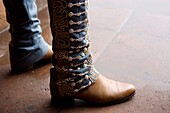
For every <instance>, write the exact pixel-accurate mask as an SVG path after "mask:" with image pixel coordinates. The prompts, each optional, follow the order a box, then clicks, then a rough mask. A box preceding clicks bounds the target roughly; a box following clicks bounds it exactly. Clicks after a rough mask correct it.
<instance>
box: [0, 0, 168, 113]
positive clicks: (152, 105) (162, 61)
mask: <svg viewBox="0 0 170 113" xmlns="http://www.w3.org/2000/svg"><path fill="white" fill-rule="evenodd" d="M89 5H90V7H89V13H90V14H89V17H90V23H91V25H90V34H91V40H92V44H91V49H92V53H93V56H94V61H95V66H96V68H97V69H98V70H99V71H100V73H102V74H103V75H105V76H107V77H109V78H111V79H115V80H119V81H124V82H131V83H133V84H134V85H135V86H136V88H137V94H136V96H135V97H134V98H133V99H132V100H130V101H128V102H125V103H122V104H118V105H112V106H105V107H94V106H90V105H88V104H86V103H85V102H84V101H80V100H77V101H76V103H75V105H74V106H72V107H53V106H51V105H50V90H49V69H50V67H51V64H48V65H44V66H41V67H38V68H33V69H31V70H29V71H28V72H25V73H21V74H17V75H14V74H12V73H11V69H10V64H9V54H8V43H9V40H10V36H9V33H8V31H4V32H0V39H1V41H0V113H56V112H57V113H170V7H169V6H170V1H169V0H91V1H90V4H89ZM1 9H2V8H1ZM3 11H4V10H3ZM39 14H40V15H39V17H40V19H41V21H42V28H43V36H44V38H45V39H46V40H47V42H48V43H51V39H52V38H51V33H50V30H49V18H48V16H47V8H43V10H41V11H40V12H39ZM0 15H1V13H0ZM2 15H3V13H2ZM1 20H2V19H1ZM2 21H4V20H2ZM2 21H0V22H1V25H2ZM6 25H7V24H4V26H5V27H6ZM4 26H1V28H2V29H4V28H5V27H4ZM3 27H4V28H3ZM2 29H1V31H2Z"/></svg>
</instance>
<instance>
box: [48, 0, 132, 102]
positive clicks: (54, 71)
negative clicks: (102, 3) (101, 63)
mask: <svg viewBox="0 0 170 113" xmlns="http://www.w3.org/2000/svg"><path fill="white" fill-rule="evenodd" d="M87 5H88V1H87V0H48V6H49V13H50V19H51V30H52V34H53V51H54V54H53V59H52V64H53V67H52V68H51V73H50V91H51V96H52V103H56V104H62V103H69V104H71V103H72V102H74V99H75V98H78V99H82V100H86V101H88V102H92V103H96V104H101V105H106V104H108V103H119V102H122V101H125V100H127V99H129V98H130V97H132V96H133V95H134V94H135V87H134V86H133V85H131V84H127V83H120V82H117V81H114V80H110V79H107V78H105V77H103V76H102V75H100V74H99V73H98V72H97V71H96V70H95V68H94V66H93V61H92V55H91V53H90V49H89V46H90V39H89V35H88V19H87Z"/></svg>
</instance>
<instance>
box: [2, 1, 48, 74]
mask: <svg viewBox="0 0 170 113" xmlns="http://www.w3.org/2000/svg"><path fill="white" fill-rule="evenodd" d="M3 3H4V6H5V8H6V15H7V17H6V18H7V21H8V23H9V24H10V29H9V32H10V33H11V41H10V43H9V52H10V62H11V68H12V70H14V71H21V70H24V69H26V68H28V67H29V66H31V65H33V64H34V63H35V62H37V61H39V60H40V59H41V58H42V57H43V56H44V55H45V54H46V52H47V51H48V44H47V43H46V42H45V41H44V39H43V37H42V35H41V32H42V30H41V27H40V20H39V19H38V17H37V6H36V4H35V0H3Z"/></svg>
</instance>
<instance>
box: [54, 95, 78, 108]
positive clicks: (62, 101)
mask: <svg viewBox="0 0 170 113" xmlns="http://www.w3.org/2000/svg"><path fill="white" fill-rule="evenodd" d="M74 100H75V99H74V97H54V96H52V97H51V104H52V105H57V106H63V105H64V106H70V105H73V104H74Z"/></svg>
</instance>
